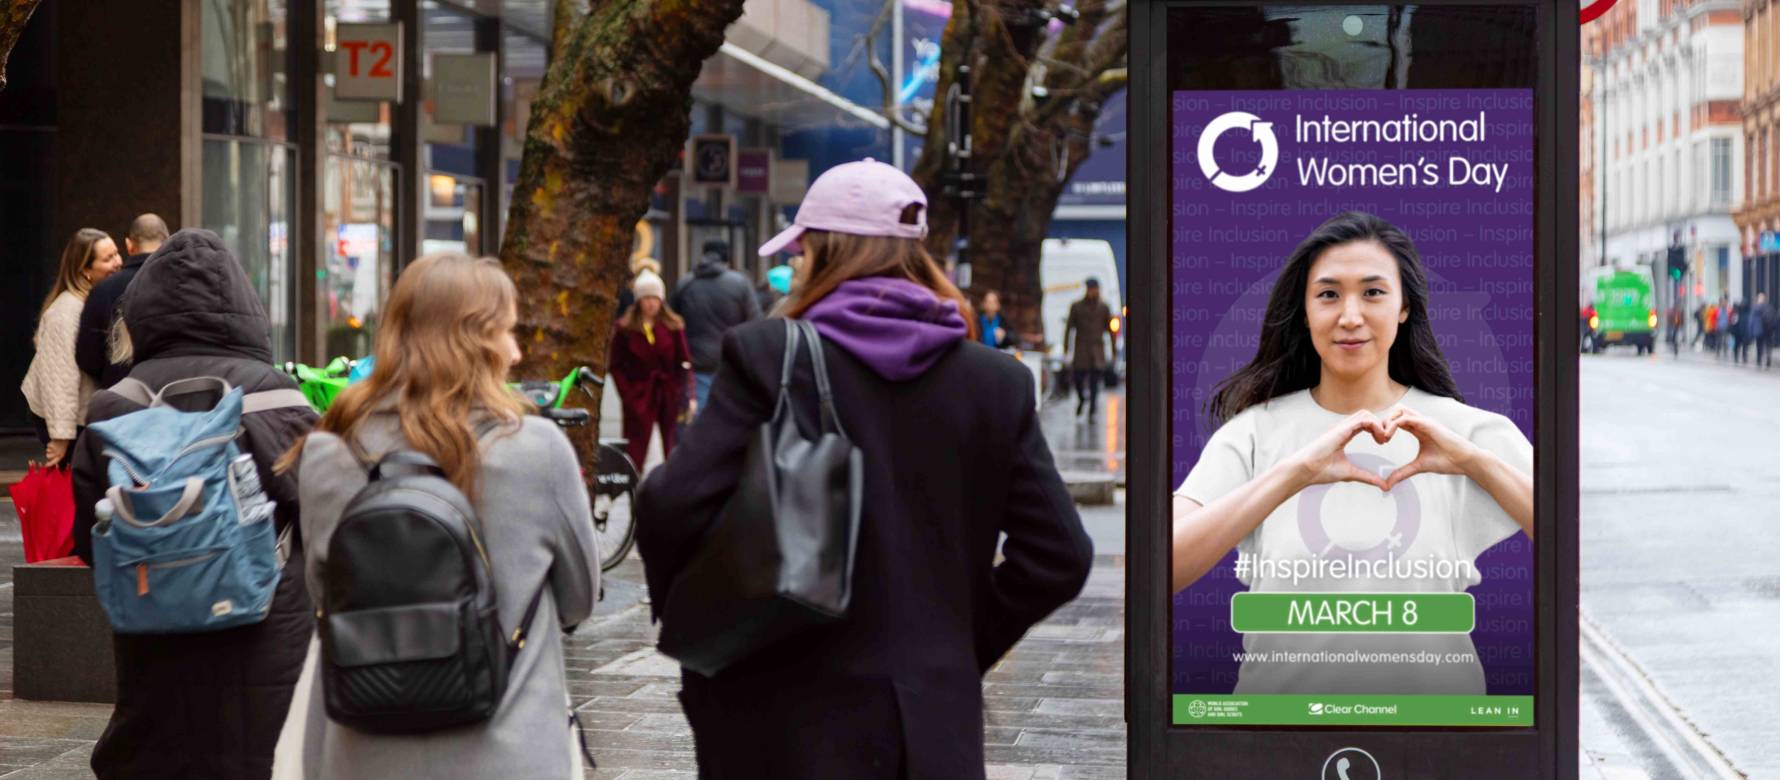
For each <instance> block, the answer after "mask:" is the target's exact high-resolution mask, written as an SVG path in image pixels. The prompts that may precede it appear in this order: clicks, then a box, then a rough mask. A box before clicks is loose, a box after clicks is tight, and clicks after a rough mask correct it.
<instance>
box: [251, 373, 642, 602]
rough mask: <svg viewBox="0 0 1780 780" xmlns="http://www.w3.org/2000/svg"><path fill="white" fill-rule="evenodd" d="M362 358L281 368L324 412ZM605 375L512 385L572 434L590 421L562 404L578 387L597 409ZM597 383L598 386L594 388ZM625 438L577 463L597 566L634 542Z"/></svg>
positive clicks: (632, 478)
mask: <svg viewBox="0 0 1780 780" xmlns="http://www.w3.org/2000/svg"><path fill="white" fill-rule="evenodd" d="M360 362H361V361H358V360H351V359H348V358H345V357H337V358H334V359H333V360H332V361H329V363H328V364H327V365H326V366H322V367H320V368H316V367H312V366H306V365H303V364H301V363H289V362H287V363H285V364H284V365H283V366H282V368H283V369H284V371H285V373H287V374H290V375H291V376H292V377H294V378H295V379H296V380H297V386H298V388H299V389H300V390H302V392H303V396H304V397H305V398H307V399H309V404H310V405H311V406H313V407H315V410H316V412H317V413H323V412H326V411H327V409H328V406H330V405H332V404H333V401H334V398H335V397H337V396H338V395H339V394H340V391H341V390H344V389H345V388H346V386H347V385H348V384H350V383H351V379H350V375H351V373H352V369H353V368H355V367H357V366H358V364H359V363H360ZM605 384H606V382H605V379H604V378H602V377H600V376H599V375H598V374H595V373H593V370H592V369H590V368H588V367H586V366H581V367H579V368H576V369H575V370H573V371H570V372H569V373H568V375H567V376H564V377H563V378H562V379H558V380H554V381H552V380H537V379H533V380H522V381H519V382H515V383H513V385H512V387H513V389H514V390H516V391H517V392H518V393H519V394H520V395H521V396H523V397H524V398H525V399H526V400H528V401H530V402H532V404H533V405H535V406H536V407H538V416H540V417H543V418H545V419H547V420H550V421H551V422H553V423H556V425H557V427H559V428H561V429H563V432H564V433H568V434H569V435H570V438H576V437H577V433H575V432H572V431H573V429H579V428H582V427H584V426H586V425H587V424H588V422H590V421H591V420H592V413H590V412H589V411H588V410H587V409H584V408H576V407H568V406H565V403H566V402H567V401H568V400H569V398H570V397H571V396H574V395H576V391H577V390H579V391H580V393H579V395H580V397H581V399H582V401H583V402H585V403H587V404H589V405H591V406H592V407H593V408H598V405H599V402H600V392H601V391H603V389H604V387H605ZM596 388H597V389H596ZM628 444H629V442H628V441H627V440H625V439H622V438H609V439H608V438H601V439H598V440H597V443H596V446H595V448H594V459H595V462H594V469H593V471H592V473H589V472H588V468H587V466H586V465H585V464H582V465H581V479H582V481H583V482H585V483H586V484H587V497H588V501H589V503H590V504H591V505H592V506H591V508H592V510H593V529H594V533H595V535H596V538H597V539H599V545H600V570H601V571H611V570H612V569H614V568H617V566H618V564H620V563H623V562H624V559H625V557H626V556H628V555H630V549H631V547H632V546H633V545H635V544H636V522H635V519H634V518H633V516H632V514H631V507H633V506H635V505H636V490H637V485H638V484H640V483H641V482H642V480H641V479H640V476H639V474H638V472H637V465H636V464H635V463H633V462H631V459H630V456H629V455H627V454H625V447H626V446H627V445H628Z"/></svg>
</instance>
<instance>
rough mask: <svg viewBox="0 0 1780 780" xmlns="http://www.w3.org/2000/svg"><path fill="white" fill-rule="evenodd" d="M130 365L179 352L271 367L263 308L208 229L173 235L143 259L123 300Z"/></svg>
mask: <svg viewBox="0 0 1780 780" xmlns="http://www.w3.org/2000/svg"><path fill="white" fill-rule="evenodd" d="M122 307H123V312H124V323H125V324H126V325H127V326H128V327H129V330H130V344H131V348H132V351H133V358H134V360H135V362H137V363H141V362H143V361H145V360H152V359H154V358H161V357H175V356H181V355H214V356H218V357H241V358H250V359H254V360H260V361H264V362H267V363H270V362H272V341H271V336H270V332H271V327H270V323H269V322H268V321H267V319H266V307H265V305H264V304H263V303H261V302H260V296H259V295H258V294H257V293H255V292H254V290H253V286H252V285H251V284H250V283H249V282H248V281H247V272H245V271H243V270H242V269H241V262H240V261H238V260H236V259H235V255H234V254H233V253H231V252H230V251H229V249H228V247H226V246H223V242H222V239H221V238H219V237H217V235H216V234H215V233H212V232H210V231H208V230H195V229H194V230H181V231H179V232H178V233H174V234H173V237H172V238H169V239H167V243H165V244H162V245H161V248H160V249H158V250H156V251H155V253H154V254H153V255H151V256H149V258H148V262H146V263H144V264H143V265H142V270H140V271H138V272H136V278H135V279H133V280H131V281H130V289H129V291H128V292H126V293H124V298H123V304H122Z"/></svg>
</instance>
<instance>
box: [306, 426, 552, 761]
mask: <svg viewBox="0 0 1780 780" xmlns="http://www.w3.org/2000/svg"><path fill="white" fill-rule="evenodd" d="M393 466H400V467H404V468H405V469H406V470H409V471H410V473H405V474H401V475H398V476H391V475H389V474H387V473H386V472H387V471H389V470H390V467H393ZM491 575H492V571H491V567H490V565H489V559H488V550H487V548H486V547H485V546H484V543H483V534H482V528H481V525H480V523H479V522H478V521H477V518H476V511H475V509H474V508H473V507H471V506H470V502H469V500H468V499H466V498H465V497H464V495H463V493H461V492H459V491H458V489H457V488H456V487H455V486H454V485H452V484H451V482H450V481H449V480H447V479H445V476H444V473H443V472H442V471H441V470H440V469H439V466H438V464H436V463H434V462H433V460H432V459H431V458H429V457H427V456H426V455H423V454H421V453H418V452H414V451H411V450H399V451H396V452H392V453H390V454H388V455H385V456H384V457H383V458H382V459H381V460H379V461H378V462H377V464H376V465H375V466H372V467H371V472H370V482H369V483H368V484H366V485H365V487H364V488H363V489H361V490H360V491H359V492H358V494H357V495H355V496H353V497H352V500H351V501H350V502H348V503H347V505H346V510H345V511H344V512H343V513H342V514H341V516H340V522H339V525H338V526H336V528H335V529H334V535H333V537H332V538H331V539H329V541H328V559H327V563H326V565H325V566H324V567H323V569H322V575H321V578H322V583H323V585H322V588H323V589H322V592H323V593H324V594H325V595H324V598H323V600H322V601H323V605H322V608H321V610H320V611H319V612H318V613H317V615H316V619H317V620H316V622H317V630H318V631H319V632H320V635H321V666H320V671H321V681H322V693H323V696H324V698H325V700H326V704H327V711H328V717H329V718H332V719H333V720H334V721H335V722H336V723H339V724H341V725H343V726H348V727H350V728H353V729H357V730H359V731H363V732H367V733H372V734H416V733H422V732H428V731H435V730H438V729H443V728H448V727H451V726H462V725H466V724H471V723H479V722H482V721H485V720H487V719H488V718H489V717H491V716H492V715H494V711H495V708H496V707H498V706H500V703H501V696H502V694H504V693H505V692H506V690H507V672H508V669H509V668H511V666H512V663H513V658H514V657H515V656H516V655H517V654H518V652H519V649H520V648H521V647H524V646H525V630H526V627H527V626H529V625H531V622H532V618H533V617H535V616H536V614H537V611H538V603H539V601H540V600H541V599H542V598H543V596H544V591H543V588H542V587H540V588H539V589H538V592H537V593H536V594H534V595H533V596H532V599H531V603H530V604H529V605H527V606H526V609H525V616H524V617H523V618H521V619H520V621H519V628H518V629H517V630H515V631H514V632H513V636H512V637H511V638H509V637H506V636H503V634H502V631H501V622H500V615H499V613H498V612H497V609H496V600H495V586H494V580H493V578H492V576H491ZM546 585H548V581H546Z"/></svg>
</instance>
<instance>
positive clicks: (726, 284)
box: [669, 241, 760, 415]
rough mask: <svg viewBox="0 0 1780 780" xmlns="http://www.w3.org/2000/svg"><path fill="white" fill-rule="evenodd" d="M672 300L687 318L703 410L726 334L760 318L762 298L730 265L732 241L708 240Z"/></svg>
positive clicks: (687, 332) (676, 308)
mask: <svg viewBox="0 0 1780 780" xmlns="http://www.w3.org/2000/svg"><path fill="white" fill-rule="evenodd" d="M669 303H670V304H671V308H672V309H673V310H674V311H676V312H679V314H680V316H681V317H683V318H684V319H685V320H686V343H687V345H688V346H690V347H691V348H692V375H693V378H694V381H696V382H697V383H698V384H697V391H698V407H697V408H698V409H700V410H702V409H704V408H705V398H706V396H708V395H709V394H710V392H711V380H712V378H714V377H715V376H716V373H717V364H718V362H720V358H721V357H722V354H721V353H722V348H723V334H725V333H727V332H729V329H730V328H734V327H735V326H737V325H741V324H743V323H746V322H751V321H753V320H757V319H760V299H759V298H756V297H755V296H754V285H752V284H749V283H748V277H746V276H743V275H742V274H741V273H740V272H737V271H735V270H734V269H731V268H730V267H729V244H727V243H725V242H722V241H706V242H705V246H704V255H703V257H701V258H700V259H699V261H698V267H696V268H694V269H693V271H692V275H691V276H690V277H687V278H686V279H683V280H681V281H680V286H679V287H678V288H677V289H675V290H674V297H673V300H671V301H669ZM694 414H695V415H696V412H695V413H694Z"/></svg>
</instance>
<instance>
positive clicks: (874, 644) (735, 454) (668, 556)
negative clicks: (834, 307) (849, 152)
mask: <svg viewBox="0 0 1780 780" xmlns="http://www.w3.org/2000/svg"><path fill="white" fill-rule="evenodd" d="M784 349H785V335H784V324H783V323H782V322H779V321H777V320H768V321H765V322H761V323H756V324H752V325H745V326H743V327H741V328H738V329H736V330H735V331H732V332H731V333H730V335H729V336H728V337H726V338H725V339H724V341H723V361H722V365H721V367H720V368H719V369H718V372H717V378H716V382H715V384H714V385H713V386H712V388H711V395H710V401H709V403H708V404H707V406H706V407H705V408H704V409H703V411H702V412H701V414H700V415H699V418H698V421H697V422H696V423H694V424H693V426H692V428H691V430H690V431H689V432H687V434H686V436H685V439H684V441H683V442H682V443H681V444H680V447H679V448H678V449H676V450H675V451H674V454H673V457H671V458H669V459H668V461H667V463H666V464H665V465H664V466H662V467H661V468H659V469H657V470H656V471H655V472H654V473H653V474H651V475H650V477H649V479H648V481H647V482H646V483H645V484H644V486H643V489H642V491H641V493H640V494H639V497H638V499H637V502H638V507H637V512H638V514H637V517H638V522H637V544H638V548H639V550H640V551H641V553H642V555H643V564H644V568H645V571H646V574H647V577H648V580H649V589H650V592H651V593H652V594H653V603H654V604H656V605H660V604H663V603H665V602H666V592H667V589H668V587H669V586H670V584H671V583H672V582H673V580H674V577H675V575H676V574H677V573H678V572H679V570H680V568H681V567H682V566H683V565H684V564H685V561H686V560H687V558H688V556H689V554H690V553H692V552H693V551H694V550H695V549H696V546H697V544H698V540H699V539H700V537H701V536H702V535H703V534H704V532H705V531H706V529H707V528H708V527H709V525H710V524H711V522H712V521H713V520H715V518H716V515H717V513H718V510H719V509H720V508H721V507H722V506H723V503H724V501H725V500H726V499H727V498H728V497H729V495H730V493H731V492H732V491H733V490H734V488H735V486H736V483H737V481H738V479H739V478H740V473H741V468H742V458H743V454H744V452H745V447H746V442H747V440H748V438H749V436H751V435H752V434H753V432H754V431H755V429H756V428H757V427H758V426H759V425H761V424H762V423H764V422H765V421H766V420H767V419H768V417H769V416H770V415H771V412H772V404H773V400H774V398H776V395H777V393H778V385H779V369H780V364H781V358H782V356H783V355H784ZM824 355H825V356H826V357H827V361H828V370H829V374H830V376H831V378H832V381H833V385H834V394H835V397H836V399H837V401H838V407H839V414H840V418H841V422H842V425H843V427H844V428H845V429H846V431H847V433H848V434H849V435H850V436H851V438H852V440H853V443H854V445H856V446H857V447H859V448H860V449H861V450H862V451H863V455H864V462H865V482H864V484H865V496H864V502H863V504H864V516H863V518H862V520H861V523H860V538H859V540H858V547H857V553H856V555H857V558H856V562H855V568H854V573H853V595H852V602H851V605H850V607H849V610H848V614H847V616H846V617H845V618H844V619H843V620H841V621H840V622H839V623H837V624H835V625H833V626H829V627H824V628H822V629H819V630H817V631H815V632H813V633H811V634H809V635H808V636H807V638H800V639H799V640H797V641H796V642H794V643H792V644H791V645H788V646H783V647H781V648H778V649H775V650H772V651H770V652H768V653H766V654H764V655H763V656H761V657H759V658H756V659H750V660H749V661H746V662H744V663H742V664H739V665H737V666H735V667H732V668H730V669H728V670H725V671H724V673H723V674H721V675H719V676H718V677H716V678H714V679H713V678H706V677H703V676H701V675H698V674H696V673H693V672H685V673H684V674H683V678H682V680H683V688H684V690H683V691H682V692H681V703H682V705H683V706H684V708H685V710H686V717H687V719H688V720H689V721H690V722H691V724H692V730H693V736H694V738H695V740H696V747H697V753H698V760H699V767H700V776H701V777H704V778H756V777H772V778H780V779H787V778H788V779H790V780H797V779H798V778H810V779H811V780H815V779H816V778H824V779H826V778H840V777H844V778H849V780H870V779H871V778H891V777H914V778H981V777H983V776H984V769H983V699H982V674H983V673H984V672H985V671H987V670H988V669H989V667H990V666H992V665H994V664H995V662H996V661H997V660H998V659H1000V658H1001V656H1002V655H1003V654H1004V653H1006V652H1007V651H1008V649H1010V648H1011V647H1013V645H1014V643H1015V642H1017V641H1019V639H1020V637H1021V636H1022V635H1023V634H1025V632H1026V630H1027V629H1028V628H1030V627H1031V626H1032V625H1033V624H1035V623H1037V622H1038V621H1039V620H1042V619H1043V618H1044V617H1045V616H1046V615H1048V614H1050V612H1051V611H1052V610H1054V609H1056V608H1057V607H1058V606H1061V605H1062V604H1064V603H1066V602H1068V601H1069V600H1070V599H1072V598H1074V597H1075V595H1076V594H1077V593H1078V592H1080V590H1081V587H1082V584H1083V582H1084V581H1085V580H1086V578H1087V575H1088V569H1089V566H1090V565H1091V564H1092V562H1093V549H1092V547H1091V545H1090V544H1089V541H1088V537H1087V535H1086V534H1085V533H1084V532H1083V530H1082V524H1081V518H1080V517H1079V516H1078V515H1077V513H1076V510H1075V505H1074V503H1073V502H1072V501H1071V500H1070V497H1069V493H1068V491H1067V490H1066V489H1065V487H1064V485H1063V481H1062V479H1061V477H1059V476H1058V474H1057V470H1056V467H1055V465H1054V464H1053V462H1052V459H1051V453H1050V449H1049V447H1048V446H1047V445H1046V444H1045V440H1044V438H1043V437H1042V436H1041V435H1040V431H1039V423H1038V417H1037V414H1036V413H1035V411H1034V397H1033V387H1032V375H1031V374H1030V373H1029V372H1028V371H1027V370H1026V368H1025V367H1024V366H1022V365H1021V364H1020V363H1018V362H1017V361H1014V360H1010V359H1008V358H1007V356H1005V355H1002V354H999V353H996V352H995V351H993V350H990V349H989V348H987V347H984V346H983V345H981V344H977V343H974V342H960V343H959V345H958V346H957V347H955V348H954V349H953V350H952V351H951V352H949V353H947V354H946V355H945V356H943V357H941V358H940V360H939V361H938V362H937V363H936V364H934V365H933V366H932V367H931V368H929V369H928V370H927V372H926V373H925V374H923V375H921V376H919V377H917V378H915V379H913V380H910V381H907V382H900V383H898V382H889V381H887V380H885V379H883V378H881V377H879V376H878V375H877V374H876V373H874V372H873V371H872V370H871V369H870V368H869V367H867V366H866V365H865V364H864V363H862V362H860V361H859V360H857V359H855V358H854V357H853V356H852V355H851V354H849V353H847V352H846V351H845V350H843V349H841V348H840V347H838V346H836V345H835V344H833V343H832V342H829V341H824ZM793 381H794V387H795V388H797V391H796V392H794V394H793V398H794V405H795V406H796V409H797V417H798V423H799V425H800V427H801V428H803V430H804V431H805V433H806V434H810V433H813V432H814V431H816V430H817V420H816V402H815V395H814V391H813V390H809V388H812V387H813V384H812V379H811V375H810V369H809V361H808V358H807V357H805V358H804V359H803V360H802V361H801V362H800V363H799V365H798V370H797V373H796V375H795V378H794V380H793ZM1008 398H1018V399H1022V400H1021V401H1020V402H1019V403H1011V404H1010V403H1007V402H1006V401H1005V399H1008ZM1002 533H1006V534H1007V542H1006V544H1005V546H1003V548H1002V552H1003V554H1004V556H1005V560H1003V561H1002V563H1001V564H1000V565H996V563H995V557H996V542H997V539H998V538H999V537H1000V534H1002Z"/></svg>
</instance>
